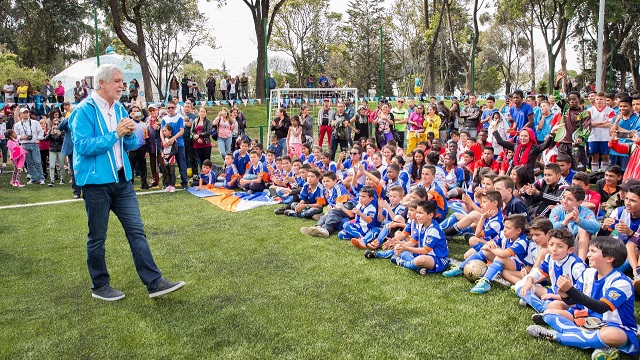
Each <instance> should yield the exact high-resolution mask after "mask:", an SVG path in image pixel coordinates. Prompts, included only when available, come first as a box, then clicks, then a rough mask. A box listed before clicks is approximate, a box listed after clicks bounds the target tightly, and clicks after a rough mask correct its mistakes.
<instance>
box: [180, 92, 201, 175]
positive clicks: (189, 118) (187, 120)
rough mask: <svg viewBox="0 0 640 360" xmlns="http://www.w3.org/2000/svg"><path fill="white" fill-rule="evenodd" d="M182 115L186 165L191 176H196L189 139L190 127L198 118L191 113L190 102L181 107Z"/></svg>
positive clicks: (191, 145)
mask: <svg viewBox="0 0 640 360" xmlns="http://www.w3.org/2000/svg"><path fill="white" fill-rule="evenodd" d="M182 112H183V113H184V117H183V118H184V135H182V138H183V139H184V149H185V151H186V155H187V164H188V165H189V166H190V167H191V172H192V174H194V175H195V174H198V160H197V159H196V154H195V151H194V150H193V138H192V137H191V125H193V122H194V121H195V120H196V119H197V118H198V115H196V113H195V112H193V103H192V102H191V100H187V102H186V103H184V106H183V107H182Z"/></svg>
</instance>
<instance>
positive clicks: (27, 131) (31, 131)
mask: <svg viewBox="0 0 640 360" xmlns="http://www.w3.org/2000/svg"><path fill="white" fill-rule="evenodd" d="M13 131H15V132H16V135H18V139H20V138H21V137H22V136H23V135H27V136H29V135H31V140H20V144H35V142H36V140H38V141H39V140H44V131H42V126H40V123H39V122H37V121H36V120H31V119H27V120H20V121H18V122H16V123H15V124H13Z"/></svg>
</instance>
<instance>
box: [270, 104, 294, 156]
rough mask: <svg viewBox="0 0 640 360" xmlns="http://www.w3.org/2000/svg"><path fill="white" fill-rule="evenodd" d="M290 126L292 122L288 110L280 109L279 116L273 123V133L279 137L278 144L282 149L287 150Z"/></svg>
mask: <svg viewBox="0 0 640 360" xmlns="http://www.w3.org/2000/svg"><path fill="white" fill-rule="evenodd" d="M289 126H291V120H289V115H288V114H287V110H285V109H284V108H280V109H278V115H277V116H276V118H275V119H273V120H272V121H271V131H273V132H274V134H275V135H276V136H277V137H278V144H280V146H282V149H287V134H289Z"/></svg>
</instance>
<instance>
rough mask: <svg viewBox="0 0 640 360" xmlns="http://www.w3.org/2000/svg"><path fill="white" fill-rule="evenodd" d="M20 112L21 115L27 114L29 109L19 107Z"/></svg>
mask: <svg viewBox="0 0 640 360" xmlns="http://www.w3.org/2000/svg"><path fill="white" fill-rule="evenodd" d="M20 112H21V113H23V112H29V108H28V107H26V106H25V107H21V108H20Z"/></svg>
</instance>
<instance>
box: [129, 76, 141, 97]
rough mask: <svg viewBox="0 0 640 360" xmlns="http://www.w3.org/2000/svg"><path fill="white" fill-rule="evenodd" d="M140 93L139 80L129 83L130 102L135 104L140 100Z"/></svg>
mask: <svg viewBox="0 0 640 360" xmlns="http://www.w3.org/2000/svg"><path fill="white" fill-rule="evenodd" d="M139 91H140V84H138V80H137V79H132V80H131V81H130V82H129V102H134V101H136V100H137V99H138V92H139Z"/></svg>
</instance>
